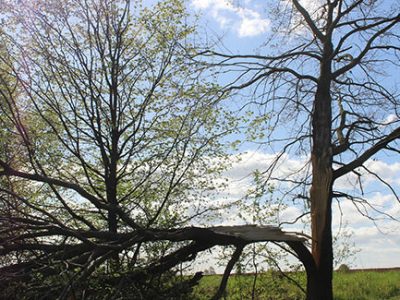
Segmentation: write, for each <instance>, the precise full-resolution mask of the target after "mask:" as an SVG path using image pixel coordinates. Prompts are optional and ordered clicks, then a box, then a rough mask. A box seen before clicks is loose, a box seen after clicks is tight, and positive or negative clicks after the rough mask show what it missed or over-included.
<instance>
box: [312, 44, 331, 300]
mask: <svg viewBox="0 0 400 300" xmlns="http://www.w3.org/2000/svg"><path fill="white" fill-rule="evenodd" d="M327 41H329V39H327ZM331 55H332V44H331V43H328V42H326V43H325V45H324V55H323V57H322V61H321V69H320V77H319V79H318V86H317V91H316V94H315V100H314V111H313V119H312V129H313V131H312V139H313V145H312V153H311V163H312V184H311V189H310V201H311V230H312V256H313V258H314V261H315V267H316V271H315V274H311V276H312V277H315V278H312V282H311V283H310V286H308V288H309V290H308V293H309V297H308V299H319V300H321V299H324V300H331V299H332V298H333V297H332V273H333V266H332V259H333V251H332V225H331V221H332V208H331V205H332V184H333V181H332V174H333V170H332V161H333V154H332V133H331V132H332V131H331V130H332V108H331V105H332V98H331V94H330V88H331V87H330V85H331V74H332V72H331ZM310 279H311V278H310Z"/></svg>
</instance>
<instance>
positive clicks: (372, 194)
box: [187, 0, 400, 268]
mask: <svg viewBox="0 0 400 300" xmlns="http://www.w3.org/2000/svg"><path fill="white" fill-rule="evenodd" d="M301 2H302V3H303V4H304V5H305V7H306V8H307V9H309V10H312V8H313V5H314V4H315V3H316V1H311V0H303V1H301ZM187 6H188V8H189V10H190V11H191V12H194V13H196V14H199V16H200V17H199V31H200V33H201V32H206V33H207V35H209V36H210V37H211V38H214V39H221V43H219V46H218V48H219V50H220V51H221V52H225V53H226V52H228V53H229V52H231V53H247V54H248V53H254V52H257V51H258V49H259V46H260V45H261V44H262V43H263V42H264V40H265V38H266V36H268V35H269V34H270V29H271V28H270V27H271V24H272V21H271V20H270V19H268V17H267V14H266V9H265V1H258V0H234V1H229V0H187ZM391 83H392V84H394V80H392V82H391ZM233 101H235V99H233ZM236 101H237V99H236ZM240 150H241V152H242V154H241V155H242V160H241V161H240V162H235V163H234V164H233V167H232V169H230V170H229V171H228V172H226V174H225V176H226V177H227V178H228V181H229V185H228V189H227V190H228V191H229V192H227V193H224V197H225V198H224V199H225V200H224V201H229V200H231V201H234V200H236V199H238V198H240V197H242V196H243V195H244V194H245V192H246V190H247V189H249V188H251V178H250V177H249V176H248V175H249V174H251V173H252V172H253V171H254V170H255V169H262V168H263V167H265V168H266V167H267V166H268V164H269V163H271V161H272V159H273V157H274V155H275V154H276V153H273V151H271V150H266V149H261V148H260V149H258V150H255V147H254V145H251V144H244V145H243V146H242V147H241V148H240ZM304 159H305V158H304V157H303V158H301V157H296V156H293V155H291V156H287V157H286V159H285V160H284V161H283V162H282V165H281V167H280V168H279V169H278V172H285V171H286V172H288V170H290V169H293V168H295V167H296V166H300V165H302V162H304ZM368 166H369V168H371V169H372V170H375V171H377V172H379V173H380V174H383V176H384V177H385V178H386V179H387V180H388V181H389V182H390V183H391V184H392V185H393V186H394V188H395V189H397V190H400V162H399V159H398V157H395V156H389V157H387V156H379V157H377V158H376V159H375V160H373V161H370V162H368ZM356 185H357V178H355V177H354V176H351V175H349V176H346V177H344V178H342V179H340V180H339V181H338V182H337V186H338V187H340V188H341V189H342V190H345V191H352V190H354V189H355V186H356ZM364 188H365V197H366V198H368V199H369V200H370V201H371V202H373V203H375V204H376V207H377V208H378V209H380V210H381V211H383V212H385V213H388V214H390V215H393V216H395V217H399V216H400V206H399V204H398V202H397V201H396V199H395V197H394V196H393V195H391V194H390V193H389V192H388V191H387V189H385V188H384V186H383V185H382V184H380V183H378V182H377V181H376V180H375V179H374V178H372V177H371V176H366V177H365V181H364ZM341 210H342V211H343V216H341V213H340V209H339V207H338V206H337V205H335V207H334V220H333V225H334V228H335V231H336V232H337V230H338V228H339V225H340V224H347V225H346V228H347V229H346V230H348V231H350V232H352V237H351V239H352V241H354V243H355V247H356V248H357V249H359V250H360V252H359V253H358V254H357V255H356V257H355V259H354V261H352V264H353V265H354V266H355V267H358V268H376V267H393V266H400V247H399V245H400V236H399V235H398V232H399V231H400V225H399V222H397V221H392V220H389V219H388V218H385V217H378V219H379V220H378V221H375V222H373V221H371V220H370V219H368V218H366V217H364V216H362V214H360V207H356V206H355V205H354V204H352V203H351V202H343V203H341ZM361 210H362V209H361ZM300 213H301V210H300V208H298V207H296V206H294V207H293V206H292V207H287V208H285V209H284V210H283V211H282V212H281V216H280V218H281V219H282V220H292V219H293V218H295V217H296V216H297V215H299V214H300ZM249 217H250V216H249ZM220 221H221V222H220V223H221V224H236V223H238V222H241V220H240V219H239V218H236V217H235V213H233V212H227V213H226V214H225V218H221V220H220ZM290 229H292V230H302V229H303V228H300V227H299V226H297V227H296V226H295V227H293V228H290Z"/></svg>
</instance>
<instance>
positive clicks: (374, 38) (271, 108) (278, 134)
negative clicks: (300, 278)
mask: <svg viewBox="0 0 400 300" xmlns="http://www.w3.org/2000/svg"><path fill="white" fill-rule="evenodd" d="M269 9H270V10H268V9H267V11H269V13H270V14H271V15H269V17H270V19H271V20H273V21H271V32H270V36H269V37H268V39H266V41H265V43H264V45H263V46H262V47H261V48H259V49H258V53H257V54H253V53H251V54H249V55H246V54H241V55H231V54H224V53H217V52H211V51H205V53H206V54H208V55H211V56H213V57H214V59H215V56H217V57H220V58H221V59H222V60H220V61H219V65H220V66H221V67H223V68H224V73H226V72H227V68H228V69H229V68H231V71H232V72H235V73H236V74H239V76H238V77H237V80H235V81H234V82H233V83H232V84H230V85H229V86H228V87H227V89H228V90H243V89H245V88H249V87H253V88H254V89H253V90H252V92H251V97H252V99H251V101H250V104H248V105H253V109H254V104H256V105H257V107H258V108H261V109H259V111H261V114H260V115H258V116H257V118H256V119H255V122H257V123H260V122H261V123H262V122H265V123H266V124H267V125H268V126H267V128H268V130H271V131H270V132H269V133H268V132H267V134H266V136H268V138H269V140H267V141H266V143H265V144H266V145H268V147H270V146H271V147H272V149H274V150H275V151H278V153H279V154H278V155H277V160H276V161H275V162H274V163H273V164H271V166H270V167H269V168H268V170H265V172H264V178H263V179H260V176H258V179H259V182H260V181H262V182H260V183H262V186H265V184H268V183H272V184H275V183H276V182H277V181H276V180H278V181H279V182H281V183H282V182H284V183H285V184H286V187H288V189H287V190H286V192H285V193H284V195H285V197H286V199H290V200H291V201H294V202H291V201H290V202H289V203H298V201H299V199H300V201H304V204H305V209H306V211H305V214H308V213H309V215H310V221H311V222H310V223H311V230H310V232H311V237H310V243H311V254H312V259H311V258H310V253H309V252H303V253H301V254H300V253H298V254H299V258H300V259H301V260H302V261H303V263H304V264H305V267H306V269H307V273H308V295H307V296H308V299H327V300H329V299H332V269H333V267H332V262H333V250H332V206H333V200H335V199H336V200H337V201H338V203H339V204H340V203H341V202H342V201H348V200H349V201H353V202H354V205H355V206H356V207H358V209H359V210H360V212H362V213H364V214H366V211H368V209H369V208H373V207H374V206H373V205H374V204H373V203H370V202H369V201H368V199H366V198H365V197H363V190H362V181H360V190H359V192H358V193H356V194H349V193H348V192H347V191H345V190H339V188H340V186H338V187H337V188H335V183H336V182H337V181H338V180H339V179H340V178H343V177H345V176H349V175H354V176H356V177H360V176H361V175H362V174H371V175H373V176H375V178H376V180H377V181H379V182H382V183H383V184H384V186H386V187H388V188H389V190H390V191H391V192H392V193H394V195H395V197H396V199H397V200H399V197H398V196H397V194H396V190H395V189H394V188H393V187H391V186H390V183H389V182H386V181H384V177H383V176H382V174H379V173H376V172H374V171H373V170H371V169H369V168H368V164H367V163H368V161H369V160H371V159H373V158H374V157H375V156H376V155H377V154H378V152H387V153H395V154H396V153H398V152H399V151H398V139H399V137H400V127H399V122H400V121H399V105H400V101H399V93H398V89H397V87H396V83H397V84H398V78H397V77H396V76H397V74H398V72H399V69H398V67H399V63H398V58H399V54H400V37H399V35H398V31H399V24H400V15H399V11H400V7H399V3H398V2H397V1H362V0H358V1H357V0H321V1H300V0H290V1H286V0H285V1H274V2H270V3H269ZM203 54H204V53H203ZM214 64H218V61H216V62H215V63H214ZM232 66H233V67H232ZM396 80H397V82H396ZM264 112H265V114H264ZM281 125H283V127H281ZM269 149H271V148H269ZM285 154H289V155H295V154H300V156H302V157H309V160H308V159H307V160H306V164H305V165H304V166H303V167H301V168H300V169H298V172H296V174H292V176H287V174H286V175H285V177H282V176H280V175H279V172H277V171H279V170H277V165H278V160H279V159H283V158H285V157H287V155H285ZM285 184H283V185H281V188H284V185H285ZM264 190H265V189H264ZM344 213H345V212H344ZM301 219H303V220H304V218H302V216H299V218H297V220H295V221H299V220H301Z"/></svg>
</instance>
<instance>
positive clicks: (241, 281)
mask: <svg viewBox="0 0 400 300" xmlns="http://www.w3.org/2000/svg"><path fill="white" fill-rule="evenodd" d="M289 275H290V276H291V277H292V278H294V279H295V280H296V281H298V282H300V283H301V285H302V286H305V274H304V273H301V272H299V273H291V274H289ZM220 279H221V276H220V275H208V276H204V278H203V279H202V281H201V282H200V285H199V286H198V287H197V288H196V290H195V295H196V299H199V300H203V299H204V300H205V299H210V296H211V295H213V293H214V292H215V291H216V289H217V287H218V285H219V281H220ZM253 283H254V276H253V275H233V276H231V278H230V279H229V282H228V288H227V294H226V298H225V299H229V300H242V299H243V300H245V299H259V300H297V299H299V300H300V299H304V293H303V292H302V291H301V289H300V288H298V287H296V285H295V284H293V283H291V282H290V280H288V279H287V278H284V277H282V275H281V274H279V273H276V272H267V273H264V274H259V275H258V276H257V280H256V284H255V289H254V298H252V291H253ZM333 285H334V299H336V300H400V271H385V272H377V271H357V272H349V273H343V272H335V274H334V280H333Z"/></svg>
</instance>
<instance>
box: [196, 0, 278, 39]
mask: <svg viewBox="0 0 400 300" xmlns="http://www.w3.org/2000/svg"><path fill="white" fill-rule="evenodd" d="M246 4H247V5H248V4H249V1H246ZM192 5H193V7H194V8H195V9H199V10H207V11H208V12H209V14H210V16H211V17H212V18H213V19H214V20H215V21H216V22H217V23H218V24H219V26H220V27H221V28H223V29H226V28H233V30H234V31H235V32H236V33H237V34H238V36H239V37H252V36H257V35H260V34H263V33H265V32H266V31H267V30H268V28H269V25H270V21H269V20H268V19H265V18H263V16H262V15H261V14H260V13H259V12H257V11H256V10H253V9H250V8H244V7H238V6H234V5H233V4H232V3H231V2H230V1H228V0H192Z"/></svg>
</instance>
